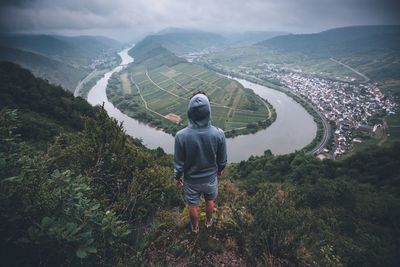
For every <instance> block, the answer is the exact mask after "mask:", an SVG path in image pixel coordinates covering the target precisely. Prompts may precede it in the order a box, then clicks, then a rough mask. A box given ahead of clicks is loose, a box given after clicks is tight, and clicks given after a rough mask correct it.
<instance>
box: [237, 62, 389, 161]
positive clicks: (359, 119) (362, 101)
mask: <svg viewBox="0 0 400 267" xmlns="http://www.w3.org/2000/svg"><path fill="white" fill-rule="evenodd" d="M258 67H259V69H260V70H261V73H260V72H259V73H257V74H256V77H257V78H260V79H264V80H275V81H279V82H280V83H281V84H282V85H283V86H285V87H287V88H288V89H290V90H291V91H292V92H293V93H295V94H296V95H298V96H301V97H303V98H306V99H307V100H308V101H310V102H311V103H312V104H313V105H314V107H316V108H317V110H318V111H319V112H320V113H321V114H322V115H323V116H324V117H325V118H326V120H327V121H329V122H330V124H331V125H332V126H334V133H333V138H334V146H333V147H332V149H331V151H329V150H328V149H325V150H324V153H322V154H321V155H319V156H320V157H321V158H337V157H340V156H341V155H343V154H345V153H346V152H347V151H348V150H349V149H350V148H351V147H352V146H353V145H354V143H361V142H363V139H364V138H363V137H365V138H368V137H371V136H373V137H376V138H384V137H385V136H386V135H387V132H386V128H387V126H386V125H385V122H384V121H383V120H382V119H381V118H383V117H384V116H385V115H389V114H394V113H395V110H396V103H395V101H394V100H393V99H391V98H390V97H387V96H385V95H384V94H383V93H382V92H381V90H380V89H379V87H378V85H377V84H376V83H373V82H365V83H359V82H355V81H354V79H352V78H349V77H346V78H345V79H347V80H348V81H349V82H347V81H346V82H343V81H335V80H328V79H323V78H321V77H317V76H316V75H310V74H306V73H303V72H301V71H293V70H289V69H282V68H278V67H277V66H275V65H273V64H266V63H263V64H260V65H259V66H258ZM257 70H258V69H257ZM242 71H243V70H242ZM244 72H246V74H254V73H250V72H249V71H247V70H244Z"/></svg>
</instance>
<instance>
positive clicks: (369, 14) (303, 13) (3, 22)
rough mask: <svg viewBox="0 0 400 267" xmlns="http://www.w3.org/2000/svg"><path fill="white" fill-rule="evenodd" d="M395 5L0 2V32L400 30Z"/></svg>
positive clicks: (222, 0)
mask: <svg viewBox="0 0 400 267" xmlns="http://www.w3.org/2000/svg"><path fill="white" fill-rule="evenodd" d="M399 14H400V0H0V32H24V33H49V34H65V35H83V34H86V35H105V36H109V37H112V38H115V39H119V40H120V41H130V40H134V39H136V38H140V37H142V36H143V35H145V34H148V33H154V32H157V31H159V30H162V29H164V28H167V27H179V28H193V29H199V30H205V31H213V32H219V33H224V32H240V31H284V32H292V33H311V32H319V31H323V30H326V29H330V28H336V27H344V26H352V25H382V24H397V25H400V15H399Z"/></svg>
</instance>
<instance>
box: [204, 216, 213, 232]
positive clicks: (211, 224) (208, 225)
mask: <svg viewBox="0 0 400 267" xmlns="http://www.w3.org/2000/svg"><path fill="white" fill-rule="evenodd" d="M214 223H215V218H214V217H211V219H210V221H209V222H208V223H207V220H206V223H205V226H206V228H207V229H210V228H211V226H213V224H214Z"/></svg>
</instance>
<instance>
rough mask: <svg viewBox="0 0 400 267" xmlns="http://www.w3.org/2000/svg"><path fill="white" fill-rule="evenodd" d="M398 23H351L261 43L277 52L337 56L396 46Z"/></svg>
mask: <svg viewBox="0 0 400 267" xmlns="http://www.w3.org/2000/svg"><path fill="white" fill-rule="evenodd" d="M399 43H400V26H353V27H345V28H336V29H331V30H328V31H324V32H320V33H313V34H291V35H285V36H277V37H275V38H272V39H268V40H266V41H263V42H260V43H259V44H258V45H261V46H265V47H267V48H269V49H273V50H276V51H279V52H300V53H304V54H307V55H311V56H317V57H336V56H344V55H349V54H354V53H360V52H367V51H371V50H377V49H398V48H399Z"/></svg>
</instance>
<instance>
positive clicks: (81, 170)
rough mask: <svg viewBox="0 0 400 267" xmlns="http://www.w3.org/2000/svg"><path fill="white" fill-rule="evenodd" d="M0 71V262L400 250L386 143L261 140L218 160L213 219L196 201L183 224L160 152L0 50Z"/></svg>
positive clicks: (321, 259)
mask: <svg viewBox="0 0 400 267" xmlns="http://www.w3.org/2000/svg"><path fill="white" fill-rule="evenodd" d="M0 82H1V84H3V85H5V87H2V89H1V91H0V92H1V94H2V95H1V97H0V183H1V187H0V198H1V202H0V211H1V212H0V235H1V236H2V239H1V242H0V256H1V259H2V264H3V265H5V266H38V265H40V266H61V265H62V266H171V265H172V266H195V265H197V266H198V265H200V266H210V265H211V266H222V265H225V266H398V265H399V263H400V262H399V258H398V248H399V245H400V232H399V229H398V225H399V224H400V213H399V212H400V195H399V185H400V183H399V181H400V176H399V174H400V170H399V166H400V157H399V153H398V151H399V149H400V144H399V143H395V144H393V145H392V146H381V147H379V146H375V147H371V148H369V149H368V150H367V151H360V152H358V153H354V154H353V155H351V156H349V157H347V158H344V159H342V160H340V161H336V162H334V161H319V160H317V159H315V158H314V157H313V156H311V155H305V154H303V153H293V154H289V155H284V156H273V155H271V153H270V152H268V151H266V153H265V154H264V156H260V157H251V158H250V159H249V160H248V161H242V162H240V163H238V164H231V165H229V166H228V168H227V170H225V173H224V175H223V176H222V178H221V179H220V182H219V196H218V211H217V213H216V216H217V223H216V225H215V227H214V228H212V229H205V227H204V226H203V225H204V215H203V214H202V215H201V218H200V220H201V224H200V233H199V235H198V236H192V235H190V234H189V231H188V229H187V228H186V225H187V222H188V214H187V209H186V208H185V207H184V204H183V202H182V200H181V192H180V191H178V190H176V189H175V185H174V183H173V179H172V168H171V166H172V157H171V156H168V155H165V154H164V153H163V151H162V150H161V149H156V150H148V149H146V148H144V147H143V146H142V145H141V144H140V142H139V141H137V140H133V139H132V138H130V137H128V136H127V135H126V134H125V133H124V131H123V129H122V127H121V125H120V124H119V123H117V122H116V121H115V120H113V119H110V118H109V117H108V115H107V114H106V112H105V110H104V109H102V108H101V107H97V108H93V107H91V106H90V105H89V104H88V103H86V102H85V101H84V100H83V99H81V98H73V97H72V95H71V94H70V93H68V92H65V91H64V90H62V89H61V88H59V87H55V86H52V85H49V84H48V83H46V82H45V81H43V80H41V79H37V78H35V77H34V76H33V75H32V74H30V73H29V72H28V71H26V70H24V69H21V68H20V67H19V66H17V65H15V64H12V63H0ZM30 118H34V119H35V123H31V125H29V124H28V125H27V122H28V123H29V119H30ZM38 118H39V119H38ZM51 127H52V128H53V129H54V130H53V131H50V130H49V129H50V128H51ZM32 133H38V134H37V135H35V136H33V135H32ZM44 133H46V134H47V135H45V134H44ZM366 162H367V163H368V164H365V163H366ZM201 205H204V204H203V203H202V204H201Z"/></svg>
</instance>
